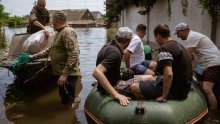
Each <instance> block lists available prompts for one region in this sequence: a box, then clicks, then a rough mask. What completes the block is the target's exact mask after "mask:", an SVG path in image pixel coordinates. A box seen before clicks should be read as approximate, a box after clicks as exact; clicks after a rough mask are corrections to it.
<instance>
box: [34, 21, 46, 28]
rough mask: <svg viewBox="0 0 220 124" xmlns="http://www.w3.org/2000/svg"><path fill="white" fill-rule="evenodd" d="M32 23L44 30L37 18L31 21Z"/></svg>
mask: <svg viewBox="0 0 220 124" xmlns="http://www.w3.org/2000/svg"><path fill="white" fill-rule="evenodd" d="M33 24H34V25H35V26H37V27H40V28H41V29H42V30H45V27H44V26H43V25H42V24H41V23H40V22H38V21H37V20H35V21H33Z"/></svg>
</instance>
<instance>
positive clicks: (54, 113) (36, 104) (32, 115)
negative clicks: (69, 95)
mask: <svg viewBox="0 0 220 124" xmlns="http://www.w3.org/2000/svg"><path fill="white" fill-rule="evenodd" d="M75 30H76V33H77V35H78V41H79V45H80V69H81V73H82V79H81V83H82V87H83V88H82V87H80V86H79V87H78V90H81V92H80V94H79V98H80V100H81V102H80V104H79V105H78V108H75V110H65V109H64V108H63V106H62V105H61V103H60V99H59V96H58V89H57V85H56V84H53V83H48V82H44V83H45V85H43V86H41V88H39V87H37V88H36V89H32V90H31V91H30V92H28V94H24V95H25V96H24V101H21V102H19V103H20V104H19V103H17V104H16V105H14V106H13V108H12V109H10V110H9V111H7V115H8V118H9V119H10V120H12V121H13V122H15V123H16V124H39V123H40V124H73V123H82V124H86V123H87V121H86V118H85V115H84V111H83V107H84V102H85V99H86V97H87V95H88V94H89V92H90V91H91V89H92V83H93V82H94V78H93V77H92V76H91V73H92V71H93V69H94V68H95V61H96V55H97V53H98V51H99V50H100V48H101V47H102V46H103V44H104V43H106V41H107V32H106V29H105V28H87V29H86V28H80V29H75ZM25 31H26V28H20V29H8V28H6V36H7V37H8V40H9V43H8V44H10V40H11V37H12V35H13V34H14V33H24V32H25ZM0 71H1V73H0V74H1V75H0V78H1V80H0V85H5V83H12V82H13V80H14V76H13V74H10V76H8V71H7V69H2V68H1V70H0ZM2 79H4V80H2ZM6 86H7V85H6ZM0 90H1V92H3V93H4V92H5V90H6V88H5V87H1V89H0ZM0 95H1V96H4V94H0ZM0 102H1V103H0V104H1V105H2V106H3V105H4V104H3V103H4V102H3V99H2V101H0ZM4 111H5V110H4V106H3V110H2V111H1V114H2V115H3V117H5V112H4ZM6 121H7V119H6ZM0 124H2V123H1V122H0ZM3 124H4V123H3ZM6 124H7V123H6Z"/></svg>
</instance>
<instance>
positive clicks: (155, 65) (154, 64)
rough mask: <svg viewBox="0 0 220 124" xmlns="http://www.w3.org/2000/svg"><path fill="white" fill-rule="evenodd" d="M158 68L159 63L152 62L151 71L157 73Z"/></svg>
mask: <svg viewBox="0 0 220 124" xmlns="http://www.w3.org/2000/svg"><path fill="white" fill-rule="evenodd" d="M156 68H157V62H154V61H151V62H150V65H149V69H150V70H152V71H153V72H156Z"/></svg>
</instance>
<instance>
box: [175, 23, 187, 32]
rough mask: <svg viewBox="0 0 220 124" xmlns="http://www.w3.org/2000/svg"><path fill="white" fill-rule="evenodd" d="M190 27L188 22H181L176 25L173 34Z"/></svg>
mask: <svg viewBox="0 0 220 124" xmlns="http://www.w3.org/2000/svg"><path fill="white" fill-rule="evenodd" d="M188 28H189V26H188V24H186V23H179V24H177V25H176V27H175V30H174V32H173V34H174V35H175V34H176V33H177V32H178V31H180V30H184V29H188Z"/></svg>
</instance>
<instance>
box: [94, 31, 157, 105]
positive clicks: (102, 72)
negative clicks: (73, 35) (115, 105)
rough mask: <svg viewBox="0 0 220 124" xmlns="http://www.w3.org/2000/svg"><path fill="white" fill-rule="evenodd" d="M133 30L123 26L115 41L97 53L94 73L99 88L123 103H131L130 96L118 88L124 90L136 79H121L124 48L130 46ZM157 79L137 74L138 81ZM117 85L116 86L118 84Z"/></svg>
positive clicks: (136, 79)
mask: <svg viewBox="0 0 220 124" xmlns="http://www.w3.org/2000/svg"><path fill="white" fill-rule="evenodd" d="M132 35H133V34H132V30H131V29H129V28H128V27H121V28H119V30H118V31H117V33H116V36H115V39H116V40H115V41H112V42H110V43H106V44H105V45H104V46H103V47H102V48H101V50H100V51H99V53H98V55H97V60H96V68H95V69H94V71H93V73H92V75H93V77H94V78H95V79H96V80H97V82H98V87H97V88H98V90H99V91H100V92H101V93H108V94H110V95H111V96H112V97H113V98H114V99H117V100H118V101H119V103H120V104H121V105H128V104H129V99H130V98H129V97H127V96H125V95H122V94H120V93H119V92H118V90H122V89H124V88H126V87H127V86H129V84H131V83H133V81H134V79H130V80H128V82H127V81H122V80H121V75H120V66H121V60H122V55H123V50H124V49H125V48H126V47H127V46H128V44H129V43H130V41H131V38H132ZM147 80H151V81H152V80H155V78H154V77H153V76H152V75H143V76H142V77H139V76H137V77H136V78H135V81H136V82H139V81H147ZM117 82H118V84H119V85H117V86H116V84H117Z"/></svg>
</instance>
